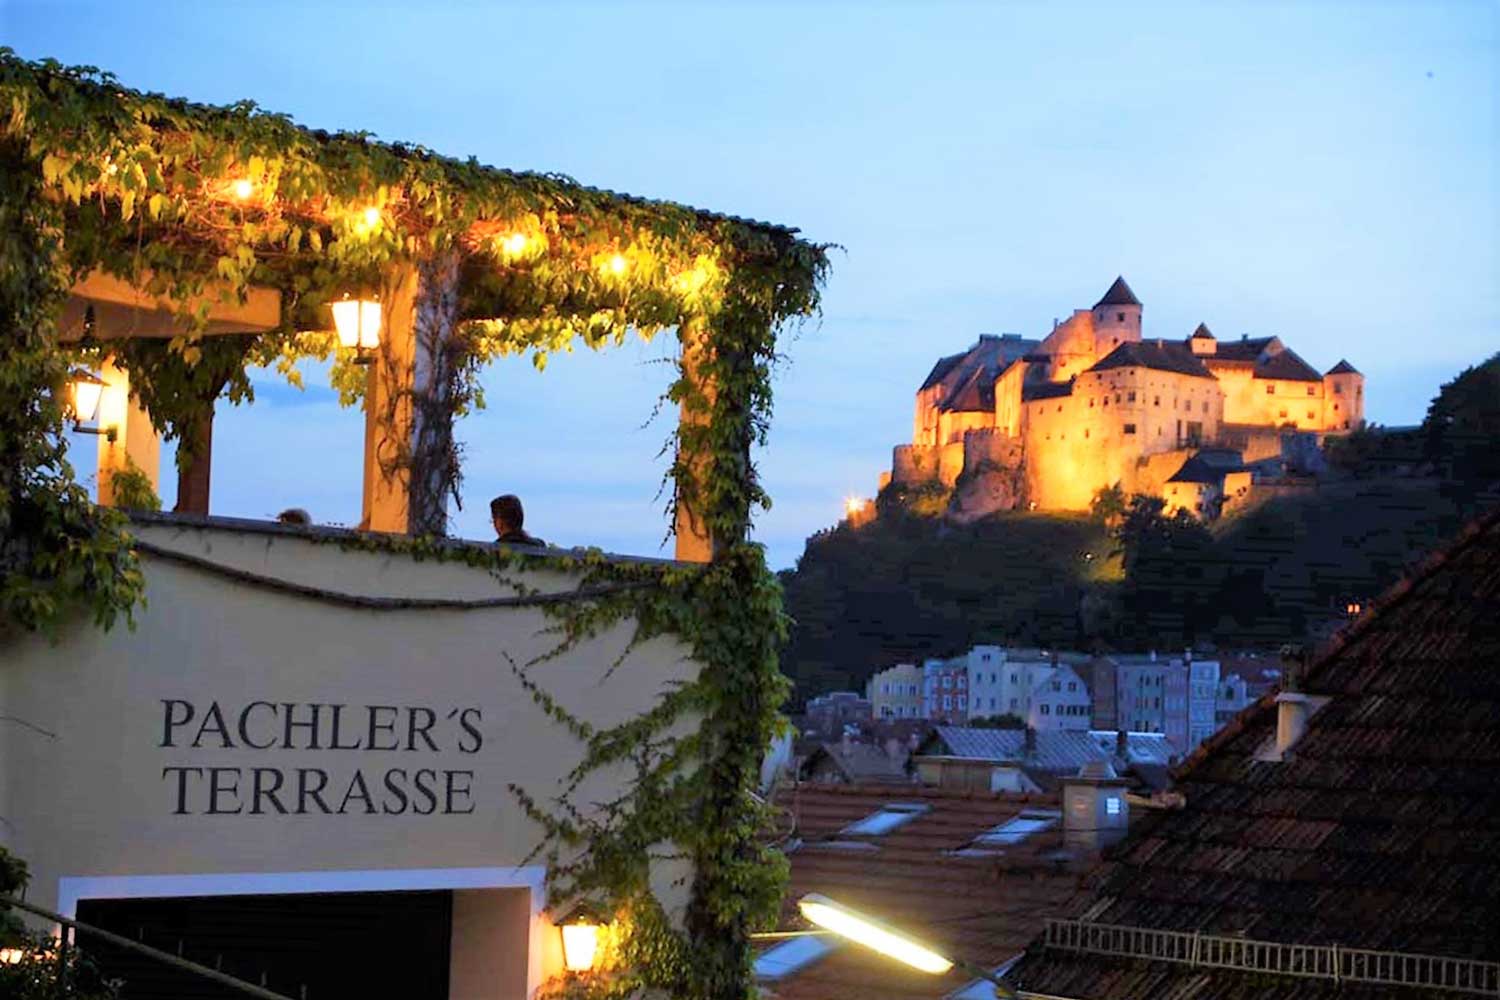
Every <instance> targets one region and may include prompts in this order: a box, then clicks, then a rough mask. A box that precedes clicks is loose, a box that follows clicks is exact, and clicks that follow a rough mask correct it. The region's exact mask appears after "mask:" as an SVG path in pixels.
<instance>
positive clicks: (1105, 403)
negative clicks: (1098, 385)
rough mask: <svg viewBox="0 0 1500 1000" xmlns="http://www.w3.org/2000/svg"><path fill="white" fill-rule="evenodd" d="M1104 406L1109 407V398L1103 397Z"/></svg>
mask: <svg viewBox="0 0 1500 1000" xmlns="http://www.w3.org/2000/svg"><path fill="white" fill-rule="evenodd" d="M1104 405H1105V406H1108V405H1109V397H1108V396H1105V397H1104Z"/></svg>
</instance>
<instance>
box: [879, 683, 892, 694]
mask: <svg viewBox="0 0 1500 1000" xmlns="http://www.w3.org/2000/svg"><path fill="white" fill-rule="evenodd" d="M880 693H881V694H890V693H891V686H890V684H889V683H886V684H882V685H880Z"/></svg>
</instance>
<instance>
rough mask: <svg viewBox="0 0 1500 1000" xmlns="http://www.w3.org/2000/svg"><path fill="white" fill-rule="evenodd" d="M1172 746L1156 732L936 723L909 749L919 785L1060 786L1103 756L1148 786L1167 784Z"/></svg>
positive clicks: (994, 788) (1004, 788)
mask: <svg viewBox="0 0 1500 1000" xmlns="http://www.w3.org/2000/svg"><path fill="white" fill-rule="evenodd" d="M1176 759H1177V750H1176V748H1175V747H1173V746H1172V744H1171V743H1170V742H1168V741H1167V738H1166V736H1165V735H1163V734H1161V733H1124V732H1103V731H1100V730H1092V731H1091V730H1084V731H1082V732H1077V731H1065V730H1052V731H1049V732H1037V731H1036V730H1034V729H976V728H973V727H970V726H936V727H934V728H933V730H932V731H931V733H929V734H928V735H927V737H926V738H925V739H923V740H922V742H921V743H919V744H918V745H917V747H916V749H915V750H914V751H913V752H912V759H911V768H912V769H913V770H914V771H915V773H916V774H917V778H918V780H919V781H921V782H922V783H923V784H924V785H931V786H937V787H942V788H960V789H969V790H978V791H1027V790H1036V789H1053V790H1055V789H1056V788H1057V787H1059V785H1060V783H1061V782H1062V781H1063V779H1065V778H1066V777H1067V776H1069V775H1072V774H1077V773H1078V771H1079V770H1080V769H1081V768H1083V767H1084V766H1086V765H1088V764H1091V763H1095V762H1099V761H1108V762H1110V764H1111V766H1113V767H1114V768H1115V769H1116V770H1117V771H1118V772H1119V773H1121V774H1135V773H1136V772H1137V771H1138V770H1139V773H1138V775H1137V776H1138V777H1139V778H1140V780H1141V782H1142V783H1143V784H1144V785H1147V786H1149V787H1150V788H1152V789H1160V788H1164V787H1166V778H1167V775H1166V768H1168V767H1170V766H1171V764H1172V763H1173V762H1174V761H1175V760H1176Z"/></svg>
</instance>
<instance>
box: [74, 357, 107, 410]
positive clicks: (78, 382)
mask: <svg viewBox="0 0 1500 1000" xmlns="http://www.w3.org/2000/svg"><path fill="white" fill-rule="evenodd" d="M68 385H69V388H71V389H72V391H73V422H74V423H75V424H86V423H88V422H89V421H90V420H93V419H94V414H96V413H98V412H99V398H100V397H101V396H103V395H104V380H103V379H102V378H100V377H99V376H97V375H95V374H94V373H93V372H90V371H85V370H84V369H82V368H75V369H73V373H72V375H71V376H69V380H68Z"/></svg>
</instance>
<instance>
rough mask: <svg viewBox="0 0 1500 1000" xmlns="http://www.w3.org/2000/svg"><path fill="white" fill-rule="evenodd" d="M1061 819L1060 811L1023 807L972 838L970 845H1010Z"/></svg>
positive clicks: (1048, 828)
mask: <svg viewBox="0 0 1500 1000" xmlns="http://www.w3.org/2000/svg"><path fill="white" fill-rule="evenodd" d="M1060 819H1062V813H1060V812H1056V811H1054V810H1050V809H1023V810H1022V811H1021V813H1020V815H1018V816H1012V817H1011V818H1010V819H1008V820H1006V821H1005V822H1004V823H1001V824H1000V825H999V826H997V827H995V828H994V829H993V830H989V831H987V832H985V833H981V834H980V835H979V836H977V837H975V838H974V844H973V845H972V846H975V847H978V846H984V847H1012V846H1014V845H1016V844H1019V843H1020V842H1021V841H1023V840H1025V839H1026V838H1027V837H1030V836H1031V835H1032V834H1036V833H1041V832H1042V831H1043V830H1050V829H1051V828H1052V827H1054V826H1056V825H1057V821H1058V820H1060Z"/></svg>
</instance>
